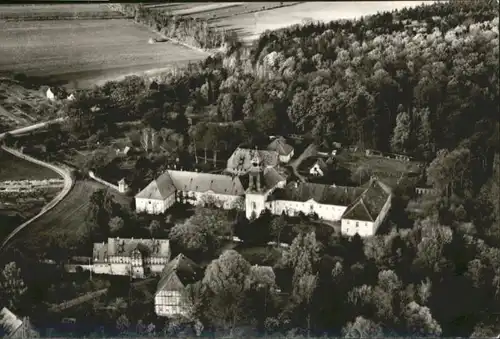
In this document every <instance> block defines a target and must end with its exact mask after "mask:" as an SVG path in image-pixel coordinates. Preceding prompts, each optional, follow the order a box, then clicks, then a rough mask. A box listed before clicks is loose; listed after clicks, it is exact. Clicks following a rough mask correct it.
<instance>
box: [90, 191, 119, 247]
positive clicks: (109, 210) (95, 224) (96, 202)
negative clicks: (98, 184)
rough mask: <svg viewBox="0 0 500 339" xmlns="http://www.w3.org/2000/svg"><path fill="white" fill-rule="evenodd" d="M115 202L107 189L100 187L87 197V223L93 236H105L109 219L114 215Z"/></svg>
mask: <svg viewBox="0 0 500 339" xmlns="http://www.w3.org/2000/svg"><path fill="white" fill-rule="evenodd" d="M115 210H116V204H115V202H114V201H113V197H112V195H111V194H110V193H109V192H108V190H107V189H100V190H97V191H95V192H94V193H92V195H91V196H90V199H89V207H88V212H87V223H88V224H89V226H90V229H91V231H93V233H94V234H91V235H92V236H94V237H97V238H99V237H107V236H108V233H109V221H110V219H111V216H112V215H115Z"/></svg>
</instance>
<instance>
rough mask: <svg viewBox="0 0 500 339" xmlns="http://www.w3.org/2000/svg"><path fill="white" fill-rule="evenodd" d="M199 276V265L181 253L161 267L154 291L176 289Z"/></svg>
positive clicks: (197, 278)
mask: <svg viewBox="0 0 500 339" xmlns="http://www.w3.org/2000/svg"><path fill="white" fill-rule="evenodd" d="M201 278H202V274H201V271H200V267H199V266H198V265H196V263H195V262H194V261H192V260H191V259H189V258H188V257H186V256H185V255H184V254H182V253H181V254H179V255H178V256H177V257H175V259H174V260H172V261H171V262H169V263H168V264H167V265H166V266H165V268H164V269H163V272H162V273H161V279H160V281H159V282H158V287H157V289H156V293H158V292H161V291H178V290H181V289H183V288H184V287H186V285H189V284H192V283H194V282H196V281H198V280H200V279H201Z"/></svg>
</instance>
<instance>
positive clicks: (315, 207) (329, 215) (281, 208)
mask: <svg viewBox="0 0 500 339" xmlns="http://www.w3.org/2000/svg"><path fill="white" fill-rule="evenodd" d="M311 206H312V209H311ZM266 207H267V208H268V209H269V210H270V211H271V213H272V214H275V215H280V214H282V213H283V212H285V213H286V214H289V215H292V214H293V215H297V214H299V213H300V212H302V213H304V214H306V215H307V214H310V213H316V214H317V215H318V217H319V218H320V219H323V220H329V221H338V220H340V218H341V217H342V214H344V212H345V210H346V209H347V206H339V205H326V204H318V203H317V202H315V201H314V200H309V201H306V202H300V201H290V200H274V201H268V202H267V203H266ZM290 210H292V211H293V213H290Z"/></svg>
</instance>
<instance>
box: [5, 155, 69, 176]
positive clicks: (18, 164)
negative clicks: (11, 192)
mask: <svg viewBox="0 0 500 339" xmlns="http://www.w3.org/2000/svg"><path fill="white" fill-rule="evenodd" d="M51 178H57V179H60V176H59V175H58V174H57V173H56V172H54V171H52V170H50V169H48V168H45V167H42V166H38V165H36V164H33V163H31V162H29V161H26V160H22V159H19V158H17V157H15V156H13V155H11V154H9V153H7V152H5V151H3V150H0V181H8V180H44V179H51Z"/></svg>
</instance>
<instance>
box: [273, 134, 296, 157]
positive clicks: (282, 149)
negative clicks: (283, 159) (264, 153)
mask: <svg viewBox="0 0 500 339" xmlns="http://www.w3.org/2000/svg"><path fill="white" fill-rule="evenodd" d="M267 150H268V151H274V152H278V154H279V155H284V156H286V155H289V154H290V153H292V151H293V147H292V146H290V145H289V144H287V143H286V140H285V138H283V137H277V138H276V139H274V140H273V141H272V142H271V143H270V144H269V145H268V146H267Z"/></svg>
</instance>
